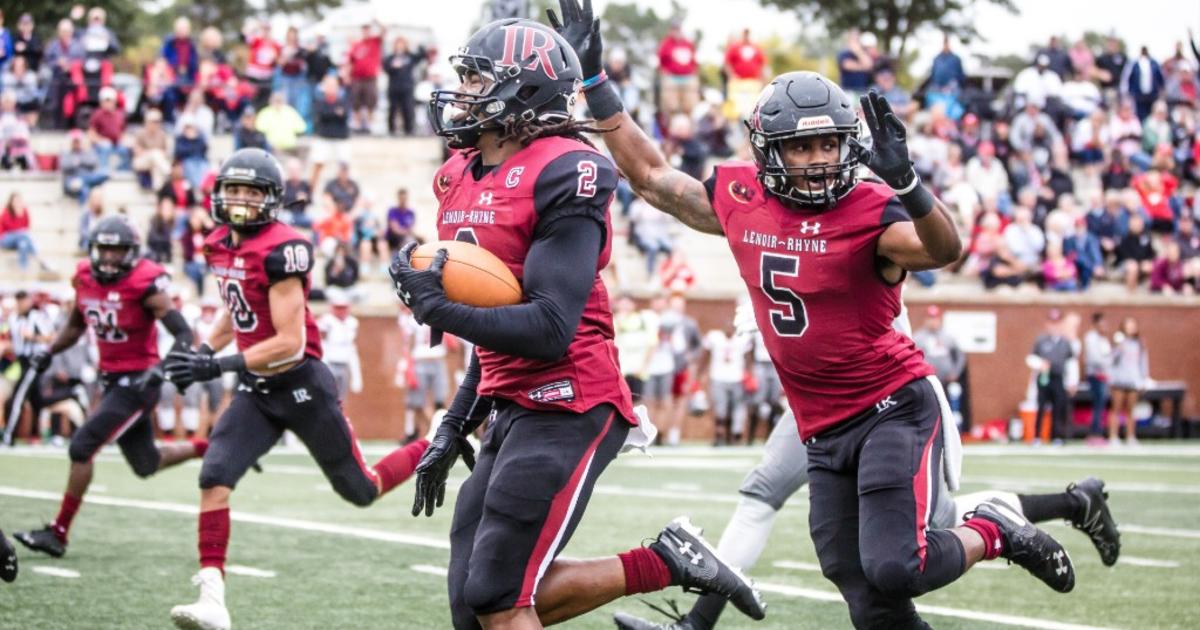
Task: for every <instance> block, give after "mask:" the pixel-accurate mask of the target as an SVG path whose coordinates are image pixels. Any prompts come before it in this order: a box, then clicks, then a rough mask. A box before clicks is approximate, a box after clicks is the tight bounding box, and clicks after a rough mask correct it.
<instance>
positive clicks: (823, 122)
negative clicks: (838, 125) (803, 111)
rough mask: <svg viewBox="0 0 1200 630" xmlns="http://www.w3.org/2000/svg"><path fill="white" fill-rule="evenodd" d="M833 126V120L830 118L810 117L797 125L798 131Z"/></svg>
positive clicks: (801, 120) (802, 119)
mask: <svg viewBox="0 0 1200 630" xmlns="http://www.w3.org/2000/svg"><path fill="white" fill-rule="evenodd" d="M832 126H833V118H830V117H829V116H808V117H805V118H801V119H800V121H799V122H797V123H796V129H797V130H803V129H816V128H818V127H832Z"/></svg>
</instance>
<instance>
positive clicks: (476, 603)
mask: <svg viewBox="0 0 1200 630" xmlns="http://www.w3.org/2000/svg"><path fill="white" fill-rule="evenodd" d="M480 573H484V572H480ZM498 582H499V581H498V580H494V579H489V576H487V575H476V574H470V575H468V576H467V583H466V584H465V585H463V604H465V605H466V607H467V608H469V609H470V610H471V612H472V613H473V614H474V615H488V614H491V613H494V612H500V611H501V610H507V609H508V608H511V604H512V600H513V598H515V597H516V595H515V594H514V593H511V592H509V590H508V588H507V587H506V585H504V584H500V583H498ZM505 602H507V604H505Z"/></svg>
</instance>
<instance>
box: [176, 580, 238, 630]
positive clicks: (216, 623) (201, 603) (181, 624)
mask: <svg viewBox="0 0 1200 630" xmlns="http://www.w3.org/2000/svg"><path fill="white" fill-rule="evenodd" d="M192 584H195V585H196V586H199V587H200V599H198V600H196V603H194V604H186V605H179V606H176V607H174V608H172V609H171V621H174V622H175V627H177V628H184V629H185V630H229V628H230V621H229V611H228V610H227V609H226V608H225V578H224V576H222V575H221V570H220V569H218V568H216V567H205V568H203V569H200V572H199V573H197V574H196V575H195V576H193V577H192Z"/></svg>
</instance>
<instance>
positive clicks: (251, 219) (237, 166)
mask: <svg viewBox="0 0 1200 630" xmlns="http://www.w3.org/2000/svg"><path fill="white" fill-rule="evenodd" d="M229 184H242V185H246V186H253V187H255V188H259V189H261V190H262V192H263V198H262V201H257V202H251V201H248V200H244V199H234V198H231V197H229V196H227V195H226V191H225V187H226V186H227V185H229ZM282 204H283V168H282V167H281V166H280V165H279V160H276V159H275V156H273V155H271V154H270V153H267V152H266V151H263V150H262V149H241V150H240V151H237V152H236V153H234V154H233V155H231V156H229V159H227V160H225V162H224V163H223V164H221V170H220V171H219V172H218V173H217V180H216V184H215V185H214V186H213V193H212V218H213V221H216V222H217V223H222V224H226V225H228V226H229V227H231V228H233V229H235V230H238V231H239V232H254V231H257V230H258V229H260V228H262V227H263V226H264V225H268V224H270V223H271V222H273V221H274V220H275V214H276V213H277V212H278V211H279V208H280V206H281V205H282ZM252 209H257V210H258V212H257V213H252V212H251V210H252Z"/></svg>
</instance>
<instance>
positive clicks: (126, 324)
mask: <svg viewBox="0 0 1200 630" xmlns="http://www.w3.org/2000/svg"><path fill="white" fill-rule="evenodd" d="M71 284H72V285H73V286H74V287H75V308H77V309H79V313H80V314H81V315H83V318H84V320H85V321H86V322H87V323H88V325H89V326H91V327H92V332H94V333H95V334H96V346H97V347H98V348H99V350H100V371H102V372H140V371H142V370H148V369H150V368H151V367H153V366H155V365H157V364H158V327H157V326H155V325H154V314H153V313H151V312H150V310H149V309H147V308H146V306H145V301H146V298H147V297H149V296H151V295H153V294H154V293H157V292H159V291H166V290H167V288H168V287H169V286H170V284H171V276H170V274H168V273H167V271H166V270H165V269H163V268H162V267H160V266H159V265H158V263H156V262H154V261H152V260H146V259H144V258H143V259H141V260H139V261H137V263H136V264H134V266H133V269H132V270H130V272H129V273H127V274H125V275H123V276H121V277H120V278H119V279H117V280H116V281H114V282H109V283H106V284H102V283H100V282H98V281H97V280H96V279H95V278H93V277H92V265H91V263H90V262H89V261H87V260H81V261H79V264H78V265H77V266H76V267H75V277H74V278H73V279H72V280H71Z"/></svg>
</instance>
